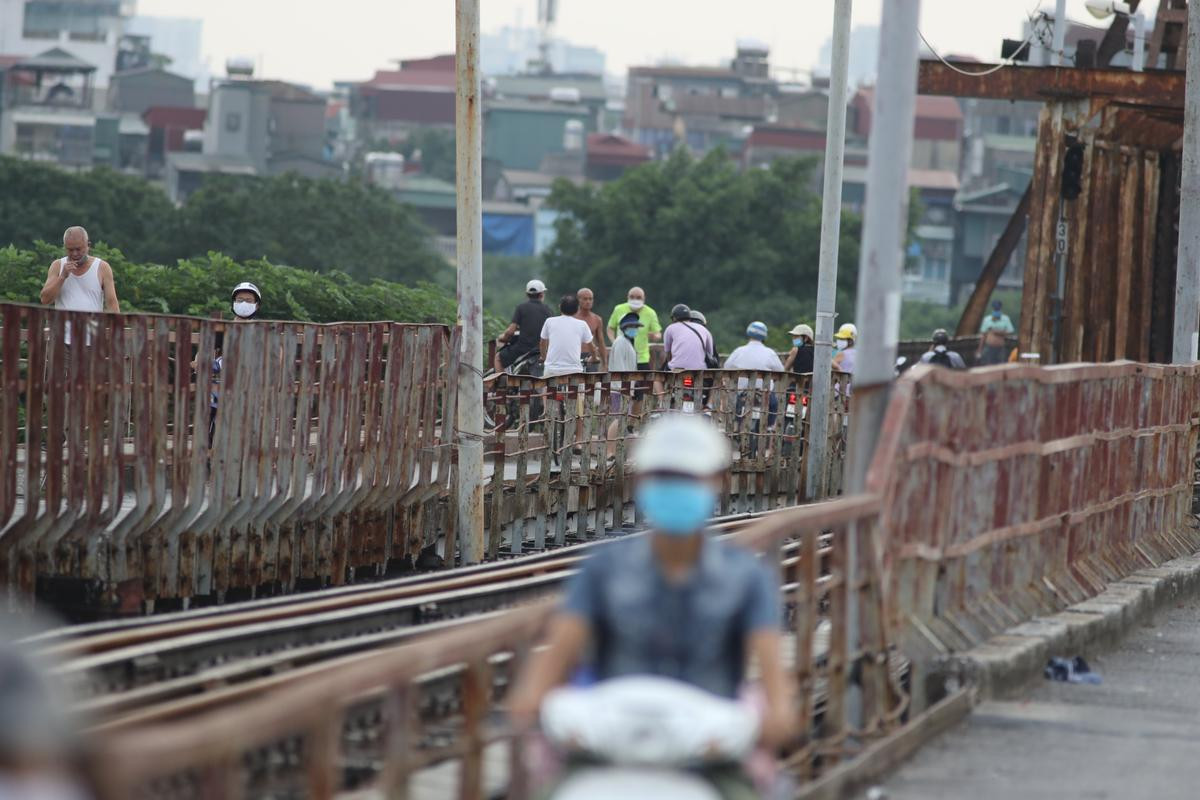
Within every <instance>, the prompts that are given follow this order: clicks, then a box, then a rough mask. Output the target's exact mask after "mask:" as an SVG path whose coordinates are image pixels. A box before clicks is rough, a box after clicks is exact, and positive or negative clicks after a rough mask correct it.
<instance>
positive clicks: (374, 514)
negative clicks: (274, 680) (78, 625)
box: [0, 305, 458, 610]
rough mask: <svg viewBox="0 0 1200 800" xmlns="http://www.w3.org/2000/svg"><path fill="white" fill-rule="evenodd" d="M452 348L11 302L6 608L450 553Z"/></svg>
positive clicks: (172, 591) (437, 334)
mask: <svg viewBox="0 0 1200 800" xmlns="http://www.w3.org/2000/svg"><path fill="white" fill-rule="evenodd" d="M66 326H69V329H70V330H71V331H72V332H74V336H73V337H72V341H73V344H71V345H70V346H68V345H66V344H65V343H64V330H65V329H66ZM218 337H220V338H222V339H223V342H222V350H221V358H222V363H223V369H221V370H220V374H219V376H218V377H219V381H218V382H215V383H214V380H213V371H214V364H215V363H216V361H215V358H216V346H217V341H218ZM456 340H457V333H456V332H454V331H451V330H450V329H448V328H445V327H443V326H434V325H400V324H391V323H373V324H339V325H315V324H300V323H291V322H253V323H230V324H225V323H221V322H218V321H213V320H199V319H194V318H188V317H170V316H155V315H125V316H121V315H113V314H84V313H78V312H62V311H56V310H52V309H43V308H37V307H30V306H20V305H0V342H2V349H0V380H2V381H3V384H4V392H3V394H2V396H0V461H3V463H4V467H5V468H4V470H3V475H2V476H0V530H2V531H3V535H2V536H0V580H3V581H4V582H5V584H6V585H7V587H8V588H9V590H10V591H9V596H10V600H13V599H16V598H26V597H29V596H31V595H32V594H33V592H34V589H35V587H36V586H37V584H38V583H39V582H43V583H44V582H46V581H54V580H58V579H73V580H82V581H83V582H85V583H86V584H87V585H88V586H89V587H91V588H92V591H93V592H94V595H93V596H92V598H91V602H93V603H94V604H95V606H96V607H100V608H114V607H120V608H123V609H126V610H138V609H140V608H141V607H142V605H143V601H152V600H154V599H156V598H190V597H194V596H208V595H215V596H217V597H220V596H222V595H223V594H224V593H226V592H227V591H229V590H232V589H247V590H249V589H253V588H256V587H275V588H276V589H280V590H283V591H286V590H289V589H291V588H293V587H295V585H296V584H297V583H298V582H304V581H309V582H314V583H317V584H323V583H340V582H342V581H343V580H345V579H346V577H347V576H348V575H349V574H350V573H351V572H352V571H353V570H366V571H367V572H368V573H369V574H373V573H377V572H380V571H382V570H383V569H384V568H385V567H386V566H387V564H388V563H389V562H390V561H392V560H394V559H407V558H413V557H415V556H416V555H417V554H418V552H419V551H420V550H421V549H422V548H423V547H425V546H426V545H428V544H430V543H432V542H433V541H436V536H437V534H438V532H439V531H450V533H449V535H450V537H451V545H450V546H451V547H452V546H453V544H452V535H453V534H452V522H451V520H450V519H449V518H446V517H445V510H444V505H445V504H444V502H441V500H442V498H443V497H444V496H445V494H446V492H447V491H448V489H449V487H450V484H451V482H452V481H453V468H452V466H453V460H452V454H453V453H452V449H451V448H450V447H448V446H446V445H447V443H448V442H449V441H450V438H449V437H450V436H451V435H452V433H453V430H452V429H453V426H450V428H449V429H447V428H446V427H444V426H443V424H442V423H443V420H447V419H450V420H452V419H454V393H453V392H446V391H444V389H445V382H444V381H445V377H444V376H446V375H453V374H455V370H456V365H455V359H456V357H457V355H456V354H457V352H458V348H457V347H456V346H455V342H456ZM193 342H195V347H193V344H192V343H193ZM193 360H194V362H195V370H194V372H195V377H194V378H193V369H192V366H191V364H192V362H193ZM214 397H216V398H217V399H216V401H215V404H214V400H213V398H214ZM214 409H215V410H214Z"/></svg>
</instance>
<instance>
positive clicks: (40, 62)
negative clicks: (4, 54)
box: [13, 47, 96, 72]
mask: <svg viewBox="0 0 1200 800" xmlns="http://www.w3.org/2000/svg"><path fill="white" fill-rule="evenodd" d="M13 69H29V70H42V71H44V72H95V71H96V65H95V64H90V63H88V62H87V61H84V60H83V59H82V58H79V57H77V56H74V55H72V54H70V53H68V52H67V51H66V50H63V49H62V48H61V47H52V48H50V49H49V50H47V51H46V52H44V53H39V54H38V55H36V56H31V57H29V58H23V59H21V60H20V61H18V62H17V63H16V64H14V65H13Z"/></svg>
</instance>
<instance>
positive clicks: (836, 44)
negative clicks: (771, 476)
mask: <svg viewBox="0 0 1200 800" xmlns="http://www.w3.org/2000/svg"><path fill="white" fill-rule="evenodd" d="M852 5H853V3H852V0H835V2H834V6H833V60H832V63H831V66H830V73H829V113H828V115H827V116H826V118H825V119H826V122H825V185H824V189H823V193H822V197H821V260H820V265H819V269H820V273H819V277H818V279H817V319H816V323H817V324H816V326H815V330H814V333H815V334H816V340H815V342H814V344H815V345H816V352H815V354H814V357H813V378H812V408H811V409H809V415H808V425H809V427H808V481H807V484H808V485H807V487H806V489H807V492H806V495H807V497H808V499H810V500H815V499H817V498H819V497H823V496H824V495H825V490H826V481H825V477H826V476H825V471H826V469H827V467H826V464H827V449H828V446H829V394H830V388H831V384H832V383H833V381H832V380H831V377H832V376H831V374H830V371H831V370H832V368H833V366H832V364H833V322H834V306H835V304H836V303H837V273H838V244H839V242H840V237H841V235H842V167H843V164H844V161H845V151H846V83H847V81H848V80H849V73H850V11H851V6H852Z"/></svg>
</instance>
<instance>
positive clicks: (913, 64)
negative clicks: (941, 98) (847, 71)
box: [846, 0, 921, 492]
mask: <svg viewBox="0 0 1200 800" xmlns="http://www.w3.org/2000/svg"><path fill="white" fill-rule="evenodd" d="M920 9H921V3H920V0H886V2H885V3H884V5H883V23H882V29H881V34H880V42H879V80H878V85H877V86H876V87H875V99H874V102H873V107H872V113H871V139H870V142H869V144H868V156H867V157H868V169H867V202H866V207H865V209H864V211H863V235H862V255H861V260H860V263H859V268H858V303H857V306H856V310H855V316H854V322H855V325H857V327H858V336H859V338H858V341H857V342H856V343H855V347H857V348H858V356H857V360H856V363H855V372H854V408H853V413H852V414H851V422H850V442H849V450H848V456H849V463H848V464H847V465H846V468H847V474H846V486H847V491H848V492H859V491H862V490H863V488H864V487H865V483H866V475H867V465H868V464H869V462H870V460H871V456H872V454H873V453H874V451H875V439H876V437H877V436H878V434H879V429H880V426H881V425H882V423H883V412H884V408H885V407H886V405H887V395H888V388H889V386H890V384H891V382H892V379H893V377H894V376H895V372H896V345H897V343H898V341H899V339H900V272H901V268H902V266H903V259H904V244H905V242H904V237H905V232H906V230H907V227H908V224H907V223H908V166H909V162H910V161H911V160H912V143H913V110H914V108H915V107H916V94H917V20H918V18H919V16H920Z"/></svg>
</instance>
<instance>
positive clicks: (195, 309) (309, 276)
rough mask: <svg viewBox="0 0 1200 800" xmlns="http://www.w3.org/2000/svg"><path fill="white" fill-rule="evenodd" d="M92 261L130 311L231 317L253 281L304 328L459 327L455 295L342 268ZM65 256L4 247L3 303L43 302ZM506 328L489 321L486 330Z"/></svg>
mask: <svg viewBox="0 0 1200 800" xmlns="http://www.w3.org/2000/svg"><path fill="white" fill-rule="evenodd" d="M92 253H93V255H96V256H98V257H100V258H103V259H104V260H105V261H108V262H109V264H111V265H112V268H113V276H114V279H115V281H116V284H117V296H118V297H119V299H120V301H121V310H122V311H125V312H133V311H148V312H155V313H160V314H190V315H193V316H208V315H209V314H210V313H211V312H214V311H220V312H223V313H225V315H226V316H229V313H230V307H229V306H230V292H231V291H232V289H233V287H234V286H236V285H237V284H239V283H241V282H242V281H251V282H253V283H254V284H255V285H257V286H258V287H259V289H260V290H261V291H262V293H263V305H262V310H261V312H260V313H261V316H263V317H265V318H267V319H288V320H300V321H304V322H362V321H374V320H392V321H396V322H438V323H442V324H447V325H453V324H454V322H455V320H456V318H457V311H458V307H457V303H456V301H455V299H454V297H453V295H451V294H449V293H447V292H446V291H445V290H443V289H441V288H439V287H437V286H434V285H432V284H425V283H423V284H418V285H417V286H404V285H402V284H398V283H392V282H389V281H384V280H381V279H378V278H376V279H374V280H371V281H358V280H355V279H354V278H352V277H350V276H349V275H347V274H346V273H345V272H341V271H339V270H331V271H328V272H311V271H309V270H304V269H297V268H295V267H284V266H280V265H278V264H272V263H271V262H269V261H267V260H265V259H257V260H251V261H245V262H240V263H239V262H236V261H234V260H233V259H231V258H229V257H227V256H225V255H222V254H221V253H209V254H208V255H207V256H205V257H203V258H196V259H190V260H182V261H179V262H178V263H177V264H175V265H174V266H164V265H161V264H139V263H135V262H133V261H131V260H129V259H128V258H126V257H125V255H124V254H123V253H122V252H121V251H119V250H116V249H114V248H110V247H105V246H98V247H96V248H94V249H93V251H92ZM61 256H62V249H61V248H60V247H58V246H56V245H51V244H47V243H45V242H39V243H38V244H37V246H36V247H35V248H34V249H31V250H18V249H17V248H15V247H12V246H9V247H6V248H2V249H0V299H2V300H8V301H12V302H20V303H36V302H38V295H39V294H40V292H41V288H42V284H43V283H44V282H45V279H46V270H47V268H48V267H49V265H50V262H52V261H53V260H54V259H56V258H59V257H61ZM501 329H503V325H502V324H501V323H500V322H499V321H497V320H495V319H491V318H489V319H488V320H487V321H486V323H485V332H486V333H488V334H490V335H495V333H496V332H498V330H501Z"/></svg>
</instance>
